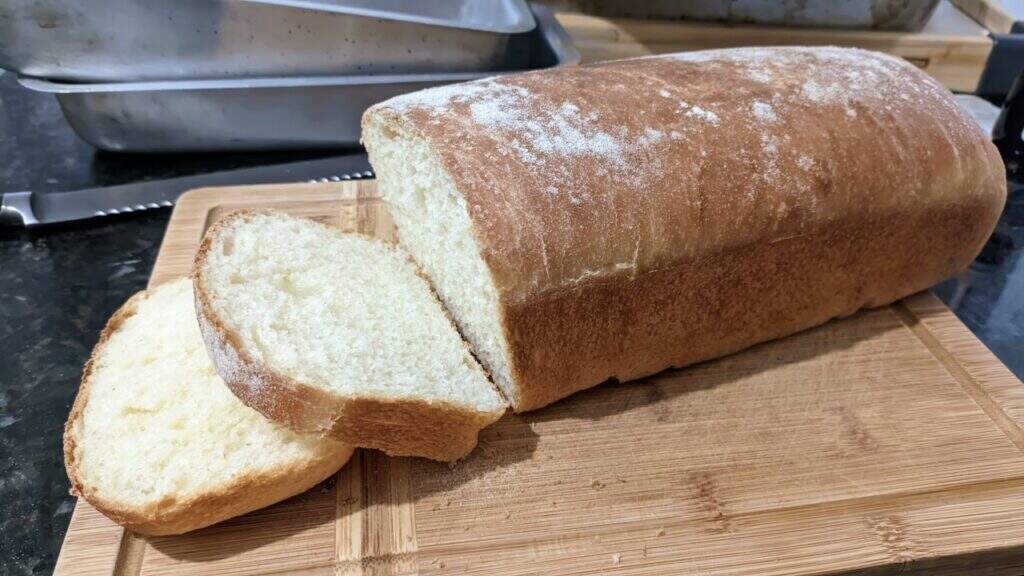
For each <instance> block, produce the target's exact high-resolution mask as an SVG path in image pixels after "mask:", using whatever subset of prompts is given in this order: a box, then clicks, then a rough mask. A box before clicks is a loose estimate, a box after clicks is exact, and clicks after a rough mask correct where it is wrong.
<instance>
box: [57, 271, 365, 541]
mask: <svg viewBox="0 0 1024 576" xmlns="http://www.w3.org/2000/svg"><path fill="white" fill-rule="evenodd" d="M351 454H352V448H351V447H349V446H348V445H346V444H343V443H341V442H339V441H337V440H335V439H333V438H321V437H320V436H318V435H316V434H302V433H297V432H294V431H292V430H289V429H288V428H286V427H284V426H281V425H279V424H275V423H273V422H271V421H269V420H267V419H266V418H264V417H263V416H262V415H260V414H259V413H258V412H256V411H255V410H252V409H251V408H247V407H246V406H244V405H243V404H242V403H241V402H239V401H238V399H237V398H235V397H234V395H232V394H231V392H230V391H229V390H228V389H227V387H225V386H224V383H223V382H222V381H221V379H220V378H219V377H218V376H217V374H216V372H214V369H213V365H212V364H211V363H210V360H209V357H208V356H207V354H206V350H205V348H204V347H203V341H202V338H201V337H200V335H199V327H198V325H197V323H196V318H195V305H194V303H193V297H192V283H191V282H190V281H189V279H188V278H183V279H180V280H176V281H173V282H170V283H167V284H164V285H162V286H159V287H157V288H154V289H152V290H147V291H144V292H140V293H139V294H136V295H135V296H133V297H132V298H131V299H129V300H128V302H126V303H125V304H124V306H122V307H121V309H120V310H118V311H117V312H116V313H115V314H114V315H113V317H111V319H110V321H109V322H108V323H107V326H106V328H105V329H104V331H103V334H102V336H101V337H100V340H99V343H98V344H97V345H96V348H95V349H94V350H93V353H92V357H91V358H90V359H89V362H88V364H86V367H85V373H84V375H83V377H82V386H81V388H80V389H79V392H78V398H77V399H76V400H75V404H74V407H73V408H72V410H71V415H70V416H69V417H68V422H67V425H66V427H65V432H64V461H65V465H66V467H67V472H68V478H70V480H71V490H72V493H74V494H77V495H78V496H80V497H82V498H85V499H86V501H88V502H89V503H90V504H92V505H93V506H94V507H95V508H96V509H98V510H99V511H100V512H102V513H103V514H105V515H107V516H109V517H110V518H111V519H113V520H114V521H115V522H118V523H120V524H123V525H124V526H125V527H127V528H129V529H131V530H133V531H135V532H139V533H142V534H151V535H161V534H179V533H182V532H187V531H189V530H195V529H197V528H202V527H204V526H208V525H210V524H214V523H216V522H219V521H221V520H224V519H227V518H230V517H232V516H237V515H239V514H244V513H245V512H249V511H251V510H255V509H257V508H262V507H264V506H268V505H270V504H273V503H274V502H277V501H279V500H283V499H285V498H287V497H289V496H292V495H295V494H298V493H300V492H303V491H305V490H307V489H308V488H310V487H312V486H314V485H315V484H317V483H318V482H320V481H322V480H324V479H325V478H327V477H328V476H330V475H331V474H332V473H334V472H335V471H336V470H338V469H339V468H340V467H341V466H342V465H343V464H344V463H345V462H346V461H347V460H348V458H349V456H350V455H351Z"/></svg>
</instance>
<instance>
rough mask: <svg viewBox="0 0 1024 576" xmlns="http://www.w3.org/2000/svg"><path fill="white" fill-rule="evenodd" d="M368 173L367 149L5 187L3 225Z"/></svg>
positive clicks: (127, 210) (54, 220)
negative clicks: (49, 187) (122, 179)
mask: <svg viewBox="0 0 1024 576" xmlns="http://www.w3.org/2000/svg"><path fill="white" fill-rule="evenodd" d="M364 178H373V171H372V169H371V168H370V162H369V161H368V160H367V158H366V154H365V153H361V154H350V155H347V156H332V157H329V158H320V159H318V160H305V161H302V162H290V163H286V164H273V165H270V166H257V167H254V168H241V169H238V170H225V171H222V172H210V173H207V174H196V175H192V176H179V177H177V178H167V179H165V180H150V181H147V182H133V183H131V184H120V185H117V186H104V187H100V188H88V189H85V190H75V191H72V192H53V193H43V194H40V193H38V192H5V193H3V195H2V196H0V225H8V226H23V227H26V228H33V227H36V226H42V225H46V224H55V223H58V222H69V221H72V220H84V219H86V218H96V217H101V216H111V215H114V214H127V213H131V212H139V211H142V210H150V209H154V208H164V207H169V206H173V205H174V202H175V201H177V199H178V196H181V194H182V193H184V192H185V191H186V190H191V189H193V188H202V187H205V186H225V185H231V184H274V183H284V182H340V181H342V180H359V179H364Z"/></svg>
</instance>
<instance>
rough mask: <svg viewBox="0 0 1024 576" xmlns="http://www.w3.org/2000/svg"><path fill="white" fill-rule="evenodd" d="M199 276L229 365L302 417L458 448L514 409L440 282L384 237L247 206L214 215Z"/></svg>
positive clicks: (429, 451) (297, 424)
mask: <svg viewBox="0 0 1024 576" xmlns="http://www.w3.org/2000/svg"><path fill="white" fill-rule="evenodd" d="M193 279H194V283H195V287H196V295H197V299H196V306H197V312H198V316H199V322H200V326H201V329H202V333H203V338H204V340H205V341H206V345H207V347H208V349H209V351H210V355H211V357H212V358H213V362H214V365H215V366H216V367H217V370H218V372H219V373H220V375H221V377H223V378H224V381H225V382H226V383H227V384H228V386H229V387H230V388H231V390H232V391H233V392H234V393H235V394H236V395H237V396H238V397H239V398H240V399H241V400H242V402H244V403H245V404H246V405H248V406H251V407H253V408H255V409H256V410H258V411H260V412H261V413H263V414H264V415H265V416H267V417H268V418H271V419H273V420H275V421H278V422H281V423H284V424H286V425H288V426H290V427H292V428H293V429H295V430H299V431H304V432H315V433H322V434H331V435H333V436H335V437H337V438H339V439H340V440H342V441H344V442H346V443H349V444H352V445H355V446H360V447H367V448H377V449H380V450H383V451H384V452H386V453H388V454H392V455H401V456H423V457H427V458H432V459H435V460H449V461H450V460H455V459H458V458H460V457H462V456H464V455H466V454H467V453H468V452H469V451H470V450H472V449H473V447H474V446H475V445H476V439H477V433H478V431H479V430H480V429H481V428H483V427H484V426H486V425H488V424H490V423H491V422H493V421H495V420H497V419H498V418H499V417H500V416H501V415H502V414H503V413H504V411H505V408H506V403H505V401H504V399H503V398H502V397H501V395H500V394H499V393H498V391H497V390H496V389H495V388H494V386H493V385H492V384H491V383H490V381H489V380H488V379H487V376H486V374H485V373H484V371H483V370H482V369H481V368H480V365H479V364H478V363H477V361H476V360H475V359H474V358H473V356H472V354H471V353H470V351H469V347H468V346H467V345H466V343H465V342H463V340H462V338H461V337H460V336H459V333H458V331H457V330H456V328H455V326H454V325H453V324H452V323H451V320H450V319H449V318H448V316H447V314H446V313H445V310H444V309H443V308H442V306H441V304H440V302H438V300H437V298H436V297H435V296H434V293H433V291H432V290H431V287H430V284H429V283H428V282H427V280H426V279H425V278H424V277H423V276H422V275H421V274H420V273H419V271H418V269H417V267H416V265H415V264H414V263H413V262H412V260H411V259H410V258H409V256H408V255H407V254H406V253H405V252H404V251H402V250H401V249H399V248H397V247H395V246H392V245H390V244H387V243H385V242H383V241H381V240H378V239H374V238H370V237H368V236H363V235H360V234H348V233H344V232H341V231H340V230H337V229H334V228H330V227H328V226H325V225H322V224H320V223H317V222H314V221H312V220H308V219H305V218H296V217H292V216H288V215H285V214H282V213H275V212H257V211H245V212H237V213H234V214H231V215H229V216H227V217H225V218H223V219H222V220H220V221H218V222H217V223H216V224H214V225H213V226H212V227H211V228H210V230H209V232H208V233H207V235H206V237H205V238H204V240H203V243H202V245H201V247H200V249H199V253H198V255H197V257H196V261H195V267H194V270H193Z"/></svg>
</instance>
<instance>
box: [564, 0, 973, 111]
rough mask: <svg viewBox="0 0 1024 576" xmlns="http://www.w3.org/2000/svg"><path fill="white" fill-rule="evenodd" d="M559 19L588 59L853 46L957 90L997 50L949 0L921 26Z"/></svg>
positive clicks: (965, 88) (965, 87)
mask: <svg viewBox="0 0 1024 576" xmlns="http://www.w3.org/2000/svg"><path fill="white" fill-rule="evenodd" d="M990 14H991V12H990ZM558 20H559V22H561V23H562V25H563V26H564V27H565V29H566V30H567V31H568V32H569V35H570V36H572V39H573V42H574V43H575V44H576V47H577V48H578V49H579V51H580V54H581V55H582V56H583V61H584V62H598V61H601V60H617V59H621V58H634V57H637V56H646V55H649V54H664V53H670V52H684V51H689V50H706V49H711V48H732V47H737V46H779V45H810V46H816V45H831V46H850V47H857V48H864V49H867V50H877V51H880V52H886V53H889V54H893V55H895V56H900V57H903V58H905V59H907V60H908V61H910V62H912V63H913V64H915V65H916V66H918V67H919V68H921V69H923V70H924V71H925V72H927V73H929V74H930V75H932V76H933V77H934V78H935V79H936V80H938V81H940V82H942V83H943V84H944V85H945V86H946V87H947V88H949V89H950V90H954V91H958V92H974V90H975V89H976V88H977V86H978V80H979V79H980V78H981V73H982V71H984V69H985V63H986V62H987V61H988V55H989V53H990V52H991V51H992V40H991V39H990V38H989V37H988V31H987V30H986V29H985V28H984V27H982V26H981V25H979V24H976V23H975V22H973V21H971V19H970V18H968V17H967V16H966V15H964V14H963V13H961V12H959V11H958V10H957V8H955V7H954V6H952V5H950V4H948V3H946V2H945V1H944V2H943V3H942V5H940V6H939V9H938V10H937V11H936V13H935V14H934V15H933V18H932V20H931V21H930V22H929V23H928V25H927V26H926V27H925V29H924V30H922V31H921V32H890V31H881V30H841V29H832V28H796V27H792V28H783V27H771V26H753V25H730V24H724V23H716V22H701V21H665V20H639V19H629V18H605V17H600V16H589V15H584V14H576V13H561V14H558Z"/></svg>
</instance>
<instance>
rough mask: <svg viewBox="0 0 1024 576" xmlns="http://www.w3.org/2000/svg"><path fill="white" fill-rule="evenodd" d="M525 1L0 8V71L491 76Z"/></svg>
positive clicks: (31, 4) (60, 0) (524, 16)
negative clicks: (487, 73) (453, 73)
mask: <svg viewBox="0 0 1024 576" xmlns="http://www.w3.org/2000/svg"><path fill="white" fill-rule="evenodd" d="M533 26H534V22H533V18H532V16H531V14H530V10H529V8H528V6H527V4H526V1H525V0H443V1H440V2H438V1H433V2H408V1H405V0H173V1H170V2H169V1H168V0H75V1H73V2H72V1H68V0H0V68H6V69H8V70H13V71H17V72H19V73H21V74H25V75H28V76H36V77H41V78H55V79H61V80H74V81H78V82H123V81H137V80H174V79H195V78H244V77H256V76H304V75H337V74H396V73H429V72H445V71H452V70H458V71H462V72H471V71H479V70H488V69H493V68H494V67H495V66H496V65H498V64H499V63H500V62H501V61H502V59H503V58H504V55H505V51H506V45H507V42H508V38H509V35H510V34H514V33H522V32H526V31H529V30H531V29H532V28H533Z"/></svg>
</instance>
